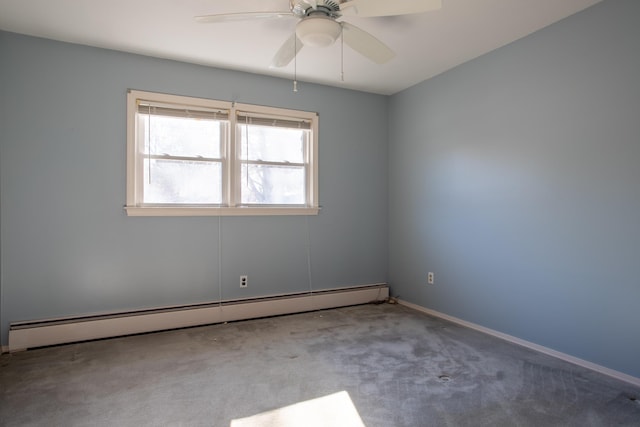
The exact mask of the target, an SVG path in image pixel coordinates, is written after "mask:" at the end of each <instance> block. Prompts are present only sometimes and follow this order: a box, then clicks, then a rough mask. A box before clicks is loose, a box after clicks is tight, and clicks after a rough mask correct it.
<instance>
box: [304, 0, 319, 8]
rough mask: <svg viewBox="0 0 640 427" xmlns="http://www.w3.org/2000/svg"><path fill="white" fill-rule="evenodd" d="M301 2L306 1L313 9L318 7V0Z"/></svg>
mask: <svg viewBox="0 0 640 427" xmlns="http://www.w3.org/2000/svg"><path fill="white" fill-rule="evenodd" d="M300 3H306V4H308V5H309V6H310V7H311V8H313V9H317V8H318V0H302V1H301V2H300Z"/></svg>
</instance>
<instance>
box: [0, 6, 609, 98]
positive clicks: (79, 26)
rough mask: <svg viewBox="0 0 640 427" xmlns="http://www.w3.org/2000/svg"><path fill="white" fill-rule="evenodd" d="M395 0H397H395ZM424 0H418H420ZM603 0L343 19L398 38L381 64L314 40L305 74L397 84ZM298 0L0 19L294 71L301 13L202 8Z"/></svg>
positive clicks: (304, 60)
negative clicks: (289, 57)
mask: <svg viewBox="0 0 640 427" xmlns="http://www.w3.org/2000/svg"><path fill="white" fill-rule="evenodd" d="M389 1H391V2H392V1H393V0H389ZM418 1H419V0H418ZM599 1H600V0H443V8H442V10H440V11H436V12H429V13H424V14H420V15H408V16H395V17H384V18H356V17H349V18H345V19H343V20H346V21H348V22H350V23H351V24H354V25H357V26H358V27H360V28H362V29H363V30H366V31H368V32H370V33H372V34H373V35H375V36H376V37H377V38H379V39H380V40H382V41H383V42H385V43H386V44H387V45H388V46H390V47H391V48H392V49H393V50H394V51H395V52H396V54H397V56H396V57H395V58H394V59H393V60H392V61H391V62H389V63H387V64H384V65H377V64H374V63H372V62H371V61H369V60H367V59H365V58H363V57H361V56H360V55H359V54H358V53H356V52H355V51H353V50H351V49H350V48H348V47H346V46H345V47H344V81H341V80H340V75H341V61H340V43H339V42H337V43H336V44H335V45H333V46H331V47H328V48H311V47H305V48H304V49H302V51H301V52H300V53H299V55H298V58H297V75H298V80H299V81H307V82H317V83H322V84H327V85H331V86H338V87H345V88H351V89H357V90H362V91H367V92H373V93H379V94H393V93H396V92H398V91H401V90H403V89H406V88H408V87H410V86H412V85H414V84H416V83H419V82H421V81H423V80H426V79H428V78H430V77H433V76H435V75H437V74H440V73H442V72H443V71H446V70H448V69H450V68H453V67H455V66H456V65H459V64H461V63H463V62H466V61H468V60H470V59H473V58H475V57H478V56H480V55H482V54H484V53H486V52H489V51H491V50H493V49H496V48H498V47H500V46H504V45H505V44H508V43H510V42H512V41H514V40H517V39H519V38H521V37H523V36H526V35H527V34H530V33H532V32H534V31H536V30H538V29H540V28H543V27H545V26H547V25H550V24H552V23H554V22H556V21H558V20H560V19H562V18H565V17H567V16H569V15H572V14H574V13H576V12H578V11H580V10H582V9H584V8H586V7H589V6H591V5H593V4H595V3H598V2H599ZM288 9H289V0H0V29H2V30H6V31H11V32H16V33H23V34H29V35H33V36H38V37H45V38H50V39H55V40H62V41H67V42H72V43H78V44H85V45H90V46H97V47H104V48H108V49H115V50H121V51H125V52H133V53H139V54H143V55H149V56H155V57H160V58H169V59H175V60H180V61H185V62H192V63H196V64H203V65H209V66H214V67H219V68H227V69H233V70H241V71H248V72H252V73H257V74H265V75H270V76H279V77H285V78H291V77H292V76H293V70H294V63H293V62H292V63H291V64H289V66H287V67H285V68H281V69H273V68H269V64H270V62H271V58H272V57H273V55H275V53H276V52H277V50H278V49H279V47H280V45H281V44H282V43H283V42H284V41H285V40H286V39H287V38H288V37H289V36H290V35H291V33H292V32H293V31H294V27H295V23H296V22H297V20H296V19H293V18H282V19H275V20H264V21H244V22H228V23H222V24H198V23H196V22H194V19H193V17H194V16H196V15H206V14H216V13H231V12H251V11H287V10H288Z"/></svg>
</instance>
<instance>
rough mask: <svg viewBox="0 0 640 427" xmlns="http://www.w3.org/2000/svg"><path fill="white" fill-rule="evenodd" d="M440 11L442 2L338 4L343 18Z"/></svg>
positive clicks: (371, 0) (381, 0) (385, 0)
mask: <svg viewBox="0 0 640 427" xmlns="http://www.w3.org/2000/svg"><path fill="white" fill-rule="evenodd" d="M438 9H442V0H394V1H389V0H349V1H346V2H344V3H341V4H340V12H342V14H343V15H345V16H349V15H352V16H361V17H374V16H394V15H408V14H411V13H424V12H431V11H432V10H438Z"/></svg>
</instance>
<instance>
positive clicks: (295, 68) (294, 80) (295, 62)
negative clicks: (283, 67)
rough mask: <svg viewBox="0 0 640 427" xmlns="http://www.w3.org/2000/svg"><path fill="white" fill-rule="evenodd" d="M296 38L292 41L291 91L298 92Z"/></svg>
mask: <svg viewBox="0 0 640 427" xmlns="http://www.w3.org/2000/svg"><path fill="white" fill-rule="evenodd" d="M297 53H298V36H296V37H294V39H293V91H294V92H297V91H298V55H297Z"/></svg>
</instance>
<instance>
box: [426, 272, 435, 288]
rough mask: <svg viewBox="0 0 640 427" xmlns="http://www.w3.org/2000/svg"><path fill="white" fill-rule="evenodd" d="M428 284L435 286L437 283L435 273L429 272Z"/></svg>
mask: <svg viewBox="0 0 640 427" xmlns="http://www.w3.org/2000/svg"><path fill="white" fill-rule="evenodd" d="M427 283H428V284H430V285H433V284H434V283H435V278H434V276H433V273H431V272H429V274H428V275H427Z"/></svg>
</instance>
